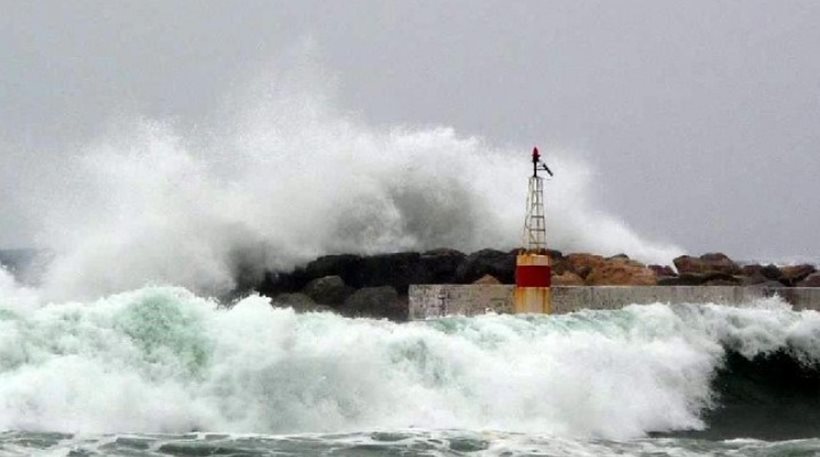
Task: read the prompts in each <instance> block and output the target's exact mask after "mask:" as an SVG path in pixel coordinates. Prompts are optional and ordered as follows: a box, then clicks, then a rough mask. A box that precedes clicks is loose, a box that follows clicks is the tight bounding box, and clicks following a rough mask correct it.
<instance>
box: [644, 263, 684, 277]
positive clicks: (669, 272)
mask: <svg viewBox="0 0 820 457" xmlns="http://www.w3.org/2000/svg"><path fill="white" fill-rule="evenodd" d="M647 268H649V269H650V270H652V272H654V273H655V276H658V277H668V276H677V275H678V274H677V273H676V272H675V270H673V269H672V267H670V266H668V265H649V266H648V267H647Z"/></svg>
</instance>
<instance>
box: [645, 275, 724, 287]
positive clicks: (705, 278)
mask: <svg viewBox="0 0 820 457" xmlns="http://www.w3.org/2000/svg"><path fill="white" fill-rule="evenodd" d="M707 283H711V285H724V283H731V284H732V285H736V284H739V283H740V280H739V279H737V278H735V277H734V276H732V275H727V274H724V273H709V274H692V273H684V274H681V275H679V276H677V277H671V278H658V285H659V286H702V285H706V284H707Z"/></svg>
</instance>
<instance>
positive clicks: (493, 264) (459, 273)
mask: <svg viewBox="0 0 820 457" xmlns="http://www.w3.org/2000/svg"><path fill="white" fill-rule="evenodd" d="M484 275H491V276H494V277H496V278H498V280H499V281H501V283H502V284H515V253H511V252H502V251H497V250H495V249H483V250H481V251H478V252H474V253H472V254H470V255H468V256H467V257H466V258H465V259H464V261H463V262H462V263H461V265H459V266H458V269H457V270H456V282H458V283H462V284H469V283H471V282H473V281H475V280H477V279H479V278H481V277H482V276H484Z"/></svg>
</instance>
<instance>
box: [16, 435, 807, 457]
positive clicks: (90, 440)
mask: <svg viewBox="0 0 820 457" xmlns="http://www.w3.org/2000/svg"><path fill="white" fill-rule="evenodd" d="M0 453H2V455H8V456H16V455H66V456H97V455H100V456H102V455H105V456H146V457H147V456H204V455H221V456H248V457H250V456H289V455H292V456H297V455H299V456H302V455H327V456H465V455H475V456H564V455H573V456H624V455H635V456H662V455H675V456H681V457H684V456H700V455H709V456H813V455H818V454H819V453H820V440H817V439H804V440H791V441H780V442H766V441H760V440H751V439H736V440H724V441H709V440H697V439H673V438H664V439H635V440H629V441H607V440H578V439H567V438H559V437H547V436H538V435H534V434H515V433H502V432H465V431H428V432H425V431H419V430H408V431H393V432H384V431H382V432H371V433H346V434H303V435H281V436H265V435H226V434H215V433H211V434H209V433H195V434H185V435H156V434H135V435H129V434H120V435H105V436H85V437H83V436H72V435H67V434H59V433H32V432H26V433H24V432H7V433H4V434H0Z"/></svg>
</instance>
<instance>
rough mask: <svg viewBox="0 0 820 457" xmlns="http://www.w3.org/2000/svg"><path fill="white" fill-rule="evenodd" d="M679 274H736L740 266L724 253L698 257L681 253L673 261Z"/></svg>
mask: <svg viewBox="0 0 820 457" xmlns="http://www.w3.org/2000/svg"><path fill="white" fill-rule="evenodd" d="M673 262H674V263H675V268H677V269H678V273H679V274H687V273H688V274H708V273H724V274H728V275H736V274H739V273H740V267H739V266H738V265H737V264H736V263H735V262H734V261H733V260H732V259H730V258H729V257H727V256H726V254H722V253H719V252H717V253H709V254H704V255H702V256H700V257H691V256H688V255H682V256H680V257H677V258H675V260H674V261H673Z"/></svg>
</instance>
